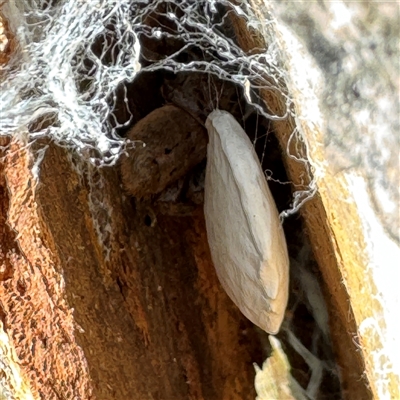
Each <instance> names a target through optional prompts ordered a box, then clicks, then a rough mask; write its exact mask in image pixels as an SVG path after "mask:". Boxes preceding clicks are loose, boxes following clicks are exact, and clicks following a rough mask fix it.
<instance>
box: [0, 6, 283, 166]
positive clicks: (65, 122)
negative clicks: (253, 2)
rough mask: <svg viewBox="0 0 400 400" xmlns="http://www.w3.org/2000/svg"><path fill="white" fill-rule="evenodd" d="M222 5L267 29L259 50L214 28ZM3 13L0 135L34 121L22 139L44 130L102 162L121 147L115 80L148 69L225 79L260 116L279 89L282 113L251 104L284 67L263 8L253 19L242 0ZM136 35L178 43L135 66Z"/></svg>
mask: <svg viewBox="0 0 400 400" xmlns="http://www.w3.org/2000/svg"><path fill="white" fill-rule="evenodd" d="M227 9H229V12H235V13H236V14H237V15H239V16H241V17H243V18H245V20H246V23H247V25H248V26H249V27H251V26H254V25H256V24H257V29H259V30H261V31H263V33H264V34H265V35H267V36H268V35H269V37H268V43H269V46H268V49H266V50H265V49H264V50H263V49H260V51H259V52H257V53H256V54H252V55H248V54H246V53H245V52H244V51H243V50H241V49H240V47H239V46H237V44H236V43H234V41H233V40H232V39H230V38H228V37H226V36H225V35H224V33H223V32H222V30H221V29H220V27H221V26H222V24H223V23H224V19H225V18H226V17H227V13H226V10H227ZM4 12H5V15H6V16H7V18H8V19H9V20H10V25H11V27H12V26H14V27H15V29H14V32H15V35H16V42H17V43H18V48H17V51H16V52H15V54H14V57H13V59H12V60H11V61H10V63H9V64H8V65H7V66H6V67H2V76H3V77H6V79H2V80H1V83H0V99H1V104H2V111H3V112H2V119H1V134H2V135H13V134H16V133H17V132H21V131H26V129H27V127H28V128H32V126H33V124H34V126H35V128H34V129H29V131H30V132H29V138H30V139H35V138H37V137H41V136H43V135H47V136H49V137H51V138H52V139H54V140H55V141H56V142H57V143H59V144H62V145H64V146H68V147H73V148H74V149H75V150H78V151H80V152H83V153H84V154H85V151H86V152H87V150H88V149H92V150H95V151H94V152H91V153H90V154H92V155H94V158H97V159H98V160H100V161H101V164H102V165H112V164H114V163H115V161H116V160H117V158H118V156H119V155H120V153H121V151H122V149H123V140H122V139H121V138H120V136H119V135H118V134H117V130H118V129H119V128H121V126H122V125H126V126H128V125H129V123H130V121H129V120H128V121H124V122H123V124H120V123H119V122H118V121H117V118H116V117H115V115H114V109H115V102H116V95H115V93H116V89H117V87H119V86H120V85H121V84H122V85H123V84H124V83H128V82H132V81H133V80H134V79H135V77H136V75H137V74H138V73H139V72H140V71H144V70H148V71H154V70H156V69H168V70H170V71H172V72H181V71H197V72H204V73H209V74H213V75H215V76H218V77H219V78H220V79H223V80H226V81H232V82H234V83H236V84H238V85H239V86H241V87H242V88H243V90H244V93H245V94H246V98H247V100H248V101H249V103H251V104H253V105H254V107H255V108H256V109H257V110H258V111H259V112H260V113H261V114H263V115H264V116H265V117H267V118H269V119H284V118H286V117H287V114H288V113H289V112H290V111H289V110H290V109H291V101H290V99H289V98H288V97H287V96H285V95H284V96H285V99H286V103H287V104H286V109H287V111H286V114H284V115H273V114H272V113H270V112H268V110H266V109H264V108H263V107H261V106H260V105H259V104H260V103H261V102H260V101H259V99H258V96H257V93H256V89H260V88H267V89H268V90H278V91H281V87H282V85H281V84H280V83H279V82H281V81H282V78H284V74H283V72H282V68H280V67H279V51H278V47H277V46H276V45H275V40H274V38H273V35H272V32H271V31H270V25H271V24H272V22H273V21H272V17H271V21H266V23H265V25H263V26H262V27H260V26H258V25H259V21H258V20H257V19H256V18H255V17H254V15H253V11H252V9H251V8H250V7H249V6H248V5H247V4H246V3H242V4H241V5H240V6H239V5H235V4H233V3H231V2H229V1H225V0H223V1H218V2H216V1H214V0H211V1H188V0H185V1H177V0H169V1H168V0H167V1H164V0H163V1H160V0H158V1H151V2H150V1H145V0H138V1H131V0H118V1H117V0H89V1H81V0H78V1H66V0H60V1H56V0H53V1H50V0H30V1H24V2H22V1H15V2H10V3H9V4H7V5H6V6H4ZM154 13H157V14H158V15H159V16H160V15H161V17H163V18H164V20H167V21H169V22H170V23H172V24H174V26H175V32H173V31H171V30H170V29H169V28H168V26H165V29H163V28H162V27H160V26H157V27H156V28H152V27H151V20H152V18H154ZM141 37H147V38H156V39H159V40H161V39H162V38H165V37H175V39H176V40H179V41H180V42H181V43H183V44H182V46H181V47H180V48H179V49H178V50H177V51H176V52H175V53H173V54H170V55H167V56H165V57H164V58H163V59H161V60H157V61H155V62H154V61H153V62H151V63H149V65H147V66H141V64H140V62H139V61H140V52H141V44H140V38H141ZM188 48H196V49H197V50H199V51H201V52H203V54H204V60H198V61H190V62H184V61H180V55H181V54H182V53H183V52H184V51H186V50H187V49H188ZM266 77H268V80H267V79H266ZM124 101H125V102H126V101H127V100H126V95H125V99H124ZM46 121H47V123H46Z"/></svg>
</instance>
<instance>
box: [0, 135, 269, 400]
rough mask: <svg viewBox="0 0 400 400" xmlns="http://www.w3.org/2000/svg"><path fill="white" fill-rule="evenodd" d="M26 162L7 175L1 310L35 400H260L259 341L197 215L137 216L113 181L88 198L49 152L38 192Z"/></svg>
mask: <svg viewBox="0 0 400 400" xmlns="http://www.w3.org/2000/svg"><path fill="white" fill-rule="evenodd" d="M31 162H32V160H31V159H30V156H29V153H28V151H27V150H25V149H22V148H21V146H20V145H19V144H18V143H13V144H12V145H11V147H10V149H9V150H8V152H7V157H6V159H5V162H4V163H3V164H2V168H3V171H4V175H2V176H3V182H2V196H3V197H2V200H3V201H2V203H1V204H2V206H3V207H2V219H3V225H2V226H3V232H2V233H3V234H2V237H1V240H2V243H1V249H2V256H3V258H5V260H6V262H5V264H4V265H5V266H6V268H5V269H4V271H3V279H2V282H1V288H0V290H1V292H0V299H1V303H2V310H3V312H2V318H3V323H4V326H5V327H6V329H7V333H8V334H9V336H10V337H11V338H12V339H13V344H14V346H15V348H16V350H17V353H18V356H19V358H20V360H21V364H22V366H23V368H22V369H23V373H24V374H25V375H26V376H27V377H28V378H29V380H30V382H31V386H32V388H33V391H34V393H35V394H36V396H37V397H38V398H42V399H46V400H47V399H72V398H81V399H90V398H93V399H128V398H132V399H133V398H137V399H139V398H140V399H146V398H148V399H188V398H190V399H225V398H226V399H228V398H229V399H252V398H254V396H255V393H254V391H253V389H252V388H253V379H254V370H253V368H252V363H253V362H255V361H258V362H260V361H261V359H262V354H261V352H260V349H259V347H260V346H259V340H258V339H257V338H258V336H257V333H256V332H255V330H254V328H253V327H252V326H251V324H250V323H249V322H248V321H247V320H246V319H245V318H244V317H243V316H242V315H241V314H240V312H239V311H238V310H237V309H236V307H235V306H234V305H233V303H232V302H231V301H230V299H229V298H228V297H227V296H226V294H225V293H224V292H223V291H222V289H221V287H220V285H219V283H218V281H217V278H216V275H215V272H214V269H213V266H212V264H211V262H210V256H209V250H208V245H207V241H206V236H205V226H204V220H203V215H202V211H201V210H199V212H197V213H195V215H193V216H192V217H168V216H162V215H157V214H156V213H155V212H154V210H152V209H151V208H150V206H143V205H140V204H136V205H135V204H134V203H132V201H131V199H130V198H129V197H127V196H125V195H124V194H123V192H122V190H121V185H120V178H119V174H118V173H117V171H116V170H111V169H107V170H103V171H102V170H97V171H96V170H92V171H90V174H89V175H90V176H91V178H90V179H92V184H93V183H94V181H96V182H97V184H99V186H98V187H97V188H96V187H91V186H90V185H91V184H90V183H89V182H88V181H87V180H86V179H85V178H84V177H83V176H82V175H79V174H78V173H77V172H76V170H74V168H73V164H72V162H71V157H69V156H68V155H67V153H66V151H64V150H62V149H60V148H57V147H55V146H53V145H50V147H49V148H48V150H47V152H46V155H45V158H44V160H43V163H42V165H41V173H40V177H41V178H40V184H39V185H37V186H36V185H35V183H34V179H33V177H32V174H31V173H30V171H29V168H28V167H29V166H30V165H31ZM4 177H5V180H4ZM96 190H98V192H96V193H94V192H91V193H89V192H90V191H96ZM93 196H99V199H100V198H101V200H102V203H101V204H100V203H98V204H94V203H93V202H91V201H90V200H89V199H90V198H92V199H93ZM90 204H92V206H90ZM90 207H93V208H92V209H90ZM6 221H7V222H6ZM94 222H95V224H96V223H99V225H98V226H95V225H94ZM96 228H98V229H99V232H100V233H99V232H97V231H96ZM99 238H100V241H99Z"/></svg>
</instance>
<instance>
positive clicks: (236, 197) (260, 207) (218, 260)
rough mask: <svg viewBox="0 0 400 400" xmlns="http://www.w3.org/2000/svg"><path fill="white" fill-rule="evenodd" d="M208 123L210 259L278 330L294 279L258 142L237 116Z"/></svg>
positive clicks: (248, 305) (237, 299) (254, 313)
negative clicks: (289, 281)
mask: <svg viewBox="0 0 400 400" xmlns="http://www.w3.org/2000/svg"><path fill="white" fill-rule="evenodd" d="M206 127H207V130H208V134H209V144H208V148H207V167H206V178H205V190H204V192H205V193H204V197H205V199H204V214H205V220H206V228H207V238H208V243H209V246H210V250H211V257H212V260H213V263H214V266H215V268H216V271H217V275H218V278H219V280H220V282H221V284H222V286H223V288H224V289H225V290H226V292H227V293H228V295H229V297H230V298H231V299H232V300H233V301H234V303H235V304H236V305H237V306H238V307H239V309H240V310H241V312H242V313H243V314H244V315H245V316H246V317H247V318H248V319H249V320H250V321H252V322H253V323H254V324H255V325H257V326H259V327H260V328H261V329H263V330H265V331H266V332H268V333H271V334H275V333H277V332H278V331H279V328H280V326H281V323H282V320H283V317H284V313H285V309H286V305H287V299H288V280H289V277H288V276H289V257H288V253H287V247H286V241H285V236H284V233H283V229H282V226H281V224H280V221H279V216H278V211H277V209H276V205H275V202H274V199H273V198H272V195H271V192H270V190H269V187H268V184H267V182H266V180H265V177H264V174H263V171H262V169H261V165H260V162H259V161H258V157H257V155H256V153H255V151H254V148H253V145H252V143H251V141H250V139H249V138H248V136H247V135H246V133H245V132H244V131H243V129H242V128H241V126H240V125H239V124H238V122H237V121H236V120H235V119H234V117H233V116H232V115H231V114H229V113H228V112H225V111H220V110H215V111H213V112H212V113H211V114H210V115H209V116H208V118H207V122H206Z"/></svg>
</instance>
